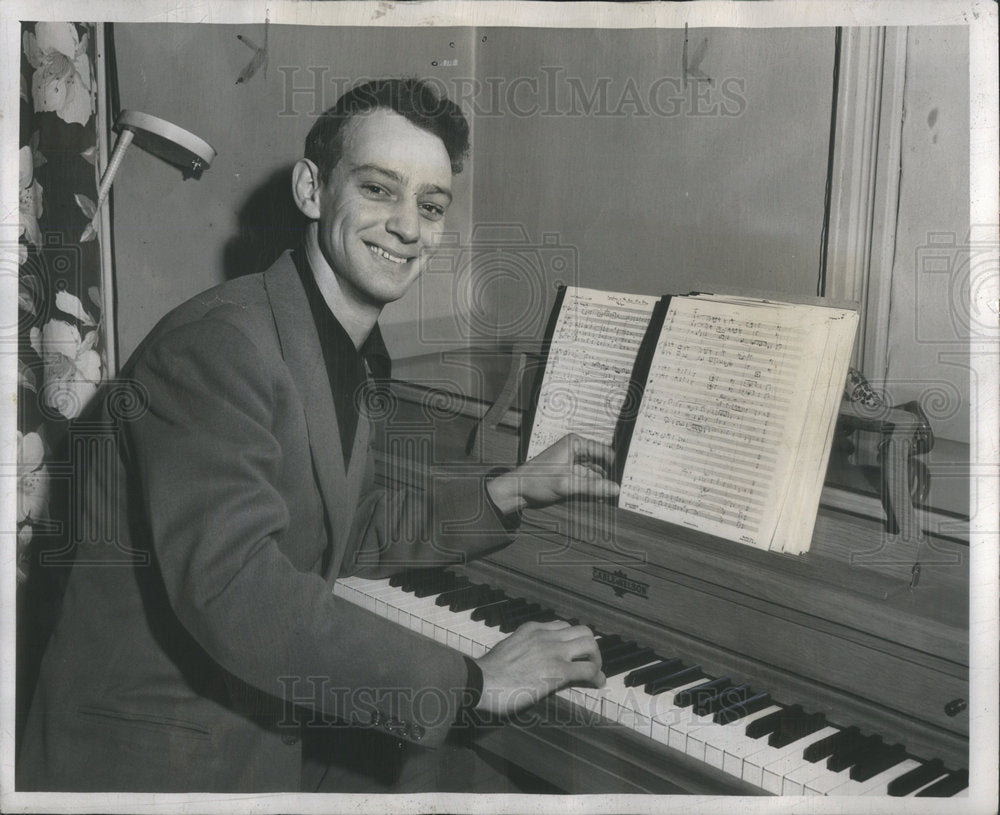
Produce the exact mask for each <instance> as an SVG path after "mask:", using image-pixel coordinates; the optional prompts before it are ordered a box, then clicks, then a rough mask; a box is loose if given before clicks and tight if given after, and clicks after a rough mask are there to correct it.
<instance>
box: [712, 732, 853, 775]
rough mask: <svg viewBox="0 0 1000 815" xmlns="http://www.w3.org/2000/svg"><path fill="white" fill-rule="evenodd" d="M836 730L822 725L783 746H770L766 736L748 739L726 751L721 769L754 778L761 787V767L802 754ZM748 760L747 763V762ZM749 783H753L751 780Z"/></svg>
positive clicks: (732, 773) (731, 773)
mask: <svg viewBox="0 0 1000 815" xmlns="http://www.w3.org/2000/svg"><path fill="white" fill-rule="evenodd" d="M836 732H837V728H835V727H824V728H823V729H821V730H817V731H816V732H815V733H810V734H809V735H808V736H803V737H802V738H801V739H798V740H797V741H793V742H792V743H791V744H786V745H785V746H784V747H771V745H769V744H768V743H767V736H761V737H760V738H759V739H749V740H748V741H747V742H746V743H745V744H739V745H735V746H734V747H733V748H732V749H731V750H728V751H727V752H726V756H725V758H724V759H723V769H724V770H725V771H726V772H727V773H729V774H730V775H733V776H736V777H737V778H743V779H744V780H747V779H748V777H749V778H756V779H757V783H756V785H755V786H758V787H762V785H763V783H764V773H763V768H764V767H765V766H767V765H769V764H771V763H772V762H774V761H779V760H780V759H782V758H784V757H785V756H790V755H796V754H798V755H802V752H803V751H804V750H805V749H806V747H808V746H809V745H810V744H812V743H813V742H814V741H819V740H820V739H824V738H826V737H827V736H832V735H833V734H834V733H836ZM748 762H749V763H748ZM751 783H753V782H752V781H751Z"/></svg>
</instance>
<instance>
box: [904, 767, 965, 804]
mask: <svg viewBox="0 0 1000 815" xmlns="http://www.w3.org/2000/svg"><path fill="white" fill-rule="evenodd" d="M967 786H969V771H968V770H956V771H955V772H953V773H950V774H949V775H947V776H945V777H944V778H942V779H941V780H940V781H935V782H934V783H933V784H931V785H930V786H929V787H925V788H924V789H922V790H920V792H918V793H917V794H916V797H917V798H947V797H949V796H951V795H957V794H958V793H960V792H961V791H962V790H964V789H965V788H966V787H967Z"/></svg>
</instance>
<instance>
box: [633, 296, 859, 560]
mask: <svg viewBox="0 0 1000 815" xmlns="http://www.w3.org/2000/svg"><path fill="white" fill-rule="evenodd" d="M856 324H857V314H856V313H855V312H852V311H849V310H842V309H831V308H825V307H820V306H802V305H788V304H781V303H771V302H767V301H752V300H748V299H745V298H737V299H733V300H727V299H726V298H721V297H715V296H712V295H702V296H695V297H678V298H673V299H672V300H671V301H670V306H669V309H668V310H667V314H666V318H665V320H664V324H663V329H662V331H661V333H660V336H659V340H658V342H657V345H656V349H655V351H654V354H653V359H652V362H651V366H650V371H649V376H648V378H647V381H646V384H645V390H644V393H643V396H642V402H641V405H640V408H639V413H638V416H637V418H636V423H635V427H634V429H633V432H632V440H631V444H630V447H629V452H628V460H627V461H626V463H625V467H624V472H623V477H622V485H621V486H622V489H621V495H620V497H619V502H618V505H619V507H622V508H625V509H630V510H634V511H636V512H640V513H642V514H644V515H649V516H652V517H655V518H660V519H662V520H666V521H670V522H673V523H677V524H681V525H684V526H688V527H691V528H694V529H698V530H701V531H704V532H707V533H709V534H713V535H717V536H720V537H725V538H728V539H730V540H735V541H738V542H740V543H745V544H748V545H752V546H757V547H761V548H765V549H778V550H781V551H802V550H803V549H807V548H808V546H809V539H810V538H811V534H812V524H813V523H814V521H815V515H816V509H817V506H818V501H819V490H820V489H821V488H822V481H823V474H824V472H825V469H826V461H827V458H828V456H829V449H830V441H831V440H832V433H833V423H834V422H835V420H836V411H837V400H838V399H839V396H840V392H841V389H842V387H843V382H844V378H845V376H846V372H847V371H846V365H847V361H848V359H849V356H850V351H851V346H852V343H853V338H854V330H855V328H856ZM793 499H794V500H793ZM803 537H804V538H805V539H804V540H802V538H803Z"/></svg>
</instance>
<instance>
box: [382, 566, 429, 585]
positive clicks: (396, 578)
mask: <svg viewBox="0 0 1000 815" xmlns="http://www.w3.org/2000/svg"><path fill="white" fill-rule="evenodd" d="M414 571H415V570H414V569H407V570H406V571H404V572H396V574H394V575H392V576H390V577H389V585H390V586H396V587H399V586H402V585H403V583H405V582H406V581H408V580H412V579H413V578H414ZM420 571H423V570H422V569H421V570H420Z"/></svg>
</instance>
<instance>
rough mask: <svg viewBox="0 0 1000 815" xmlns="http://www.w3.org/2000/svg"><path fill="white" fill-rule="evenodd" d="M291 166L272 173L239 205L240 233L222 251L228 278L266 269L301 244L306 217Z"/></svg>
mask: <svg viewBox="0 0 1000 815" xmlns="http://www.w3.org/2000/svg"><path fill="white" fill-rule="evenodd" d="M292 166H293V165H291V164H289V165H287V166H285V167H282V168H281V169H279V170H276V171H275V172H274V173H272V174H271V176H270V177H269V178H268V179H267V180H266V181H265V182H264V183H263V184H261V185H260V186H259V187H257V189H255V190H254V191H253V192H251V193H250V195H249V197H248V198H247V199H246V201H245V202H244V203H243V206H242V207H241V208H240V211H239V214H238V216H237V217H238V219H239V232H238V233H237V234H236V235H235V236H234V237H233V238H231V239H230V240H229V241H228V242H227V243H226V246H225V249H224V252H223V267H224V269H225V275H226V279H227V280H232V279H233V278H235V277H241V276H243V275H246V274H253V273H255V272H262V271H264V269H266V268H268V267H269V266H270V265H271V264H272V263H274V261H275V260H276V259H277V258H278V257H279V256H280V255H281V254H282V253H283V252H285V251H286V250H288V249H291V248H293V247H295V246H296V245H297V244H298V242H299V239H300V236H301V234H302V230H303V229H304V228H305V225H306V223H307V220H306V217H305V216H304V215H303V214H302V213H301V212H299V209H298V207H296V206H295V201H294V199H293V198H292V182H291V177H292Z"/></svg>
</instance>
